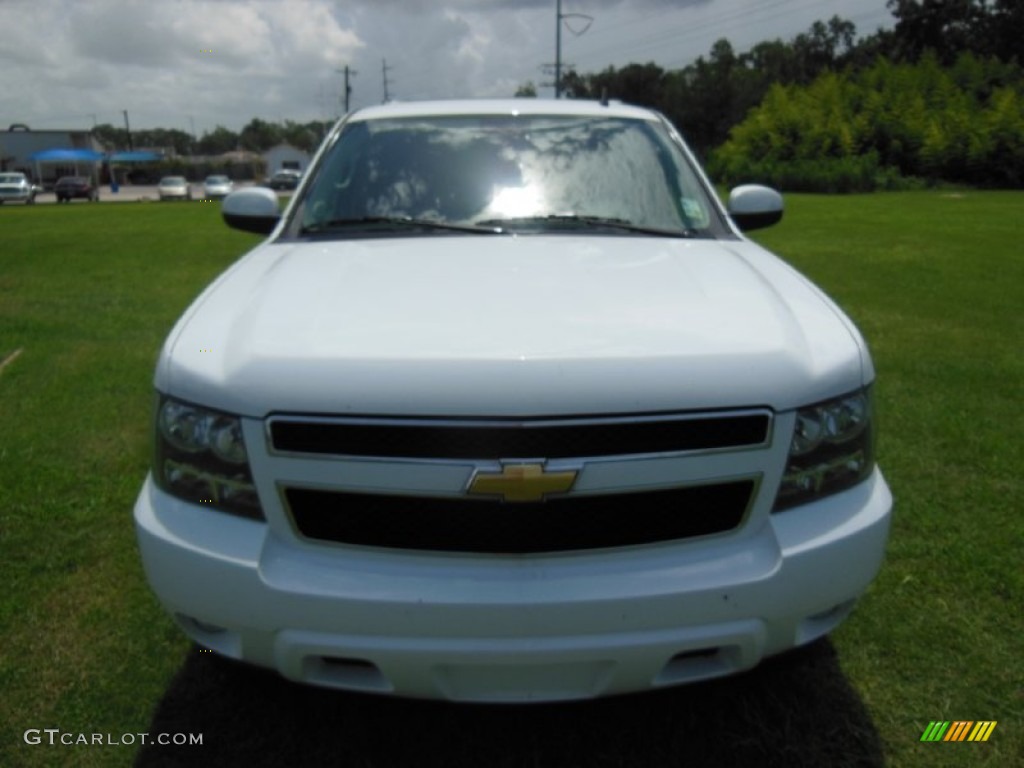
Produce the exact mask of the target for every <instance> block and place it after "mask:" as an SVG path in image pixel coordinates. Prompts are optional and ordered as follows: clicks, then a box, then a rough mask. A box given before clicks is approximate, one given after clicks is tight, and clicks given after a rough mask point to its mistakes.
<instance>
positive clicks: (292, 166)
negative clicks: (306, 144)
mask: <svg viewBox="0 0 1024 768" xmlns="http://www.w3.org/2000/svg"><path fill="white" fill-rule="evenodd" d="M263 161H264V162H265V163H266V164H267V173H268V174H272V173H276V172H277V171H280V170H283V169H288V170H292V171H299V172H304V171H305V170H306V168H307V167H308V166H309V161H310V154H309V152H305V151H303V150H301V149H299V148H298V147H293V146H292V145H291V144H278V145H277V146H274V147H271V148H270V149H268V150H267V151H266V152H264V153H263Z"/></svg>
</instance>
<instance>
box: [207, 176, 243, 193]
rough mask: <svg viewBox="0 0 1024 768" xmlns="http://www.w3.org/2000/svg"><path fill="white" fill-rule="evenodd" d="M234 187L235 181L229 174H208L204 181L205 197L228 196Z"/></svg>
mask: <svg viewBox="0 0 1024 768" xmlns="http://www.w3.org/2000/svg"><path fill="white" fill-rule="evenodd" d="M234 188H235V185H234V183H233V182H232V181H231V179H229V178H228V177H227V176H207V177H206V181H205V182H203V197H205V198H216V197H226V196H227V195H229V194H231V192H232V190H233V189H234Z"/></svg>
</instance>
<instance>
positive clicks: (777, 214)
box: [728, 184, 782, 232]
mask: <svg viewBox="0 0 1024 768" xmlns="http://www.w3.org/2000/svg"><path fill="white" fill-rule="evenodd" d="M728 210H729V215H730V216H731V217H732V220H733V221H735V222H736V226H737V227H739V228H740V229H742V230H743V231H744V232H749V231H750V230H752V229H762V228H764V227H770V226H771V225H772V224H777V223H778V222H779V221H781V220H782V195H780V194H779V193H778V192H776V191H775V190H774V189H772V188H771V187H763V186H761V185H760V184H744V185H742V186H739V187H736V188H735V189H733V190H732V192H730V193H729V205H728Z"/></svg>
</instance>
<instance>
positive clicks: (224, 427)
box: [153, 397, 264, 520]
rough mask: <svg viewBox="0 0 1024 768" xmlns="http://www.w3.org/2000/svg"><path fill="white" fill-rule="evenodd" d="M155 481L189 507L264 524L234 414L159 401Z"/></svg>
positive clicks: (187, 404) (154, 467) (243, 442)
mask: <svg viewBox="0 0 1024 768" xmlns="http://www.w3.org/2000/svg"><path fill="white" fill-rule="evenodd" d="M155 443H156V444H155V451H154V461H153V477H154V478H155V480H156V483H157V485H159V486H160V487H161V488H162V489H163V490H165V491H167V492H168V493H170V494H172V495H174V496H177V497H178V498H179V499H182V500H184V501H189V502H192V503H193V504H202V505H204V506H207V505H208V506H211V507H213V508H215V509H219V510H221V511H223V512H230V513H232V514H236V515H241V516H242V517H249V518H253V519H256V520H263V519H264V517H263V510H262V508H261V507H260V502H259V497H258V495H257V493H256V486H255V484H254V483H253V480H252V472H251V471H250V469H249V457H248V454H246V451H245V440H244V439H243V437H242V422H241V420H240V419H239V418H238V417H237V416H231V415H229V414H226V413H220V412H218V411H211V410H208V409H206V408H200V407H199V406H195V405H191V404H189V403H183V402H181V401H179V400H172V399H171V398H167V397H160V398H159V399H158V401H157V412H156V441H155Z"/></svg>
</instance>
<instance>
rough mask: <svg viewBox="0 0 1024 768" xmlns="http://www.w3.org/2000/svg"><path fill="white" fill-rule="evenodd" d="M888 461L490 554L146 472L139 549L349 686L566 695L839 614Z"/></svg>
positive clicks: (281, 665)
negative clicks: (756, 507)
mask: <svg viewBox="0 0 1024 768" xmlns="http://www.w3.org/2000/svg"><path fill="white" fill-rule="evenodd" d="M891 509H892V497H891V495H890V493H889V489H888V487H887V486H886V484H885V481H884V479H883V478H882V475H881V473H880V472H879V471H877V470H876V471H875V473H874V474H873V475H872V476H871V477H870V478H869V479H868V480H867V481H865V482H864V483H862V484H860V485H858V486H856V487H854V488H851V489H849V490H847V491H845V492H843V493H840V494H836V495H834V496H832V497H829V498H827V499H825V500H823V501H820V502H817V503H814V504H809V505H806V506H804V507H800V508H795V509H792V510H789V511H786V512H784V513H781V514H777V515H772V516H770V517H769V518H768V519H767V520H766V521H765V522H764V523H763V524H761V525H756V526H748V527H747V529H745V530H744V531H743V532H741V533H740V534H737V535H735V536H724V537H717V538H706V539H697V540H688V541H683V542H668V543H660V544H652V545H645V546H636V547H623V548H620V549H614V550H597V551H590V552H580V553H560V554H552V555H540V556H537V555H531V556H524V555H509V556H479V555H464V554H446V553H436V552H409V551H401V552H396V551H388V550H381V549H372V548H360V547H341V546H322V545H316V544H313V543H309V542H304V541H299V540H286V539H284V538H282V537H281V536H280V535H278V534H276V533H274V532H273V531H272V530H271V528H269V527H268V526H267V525H266V524H264V523H257V522H251V521H248V520H242V519H237V518H234V517H232V516H229V515H225V514H221V513H217V512H213V511H211V510H209V509H203V508H201V507H199V506H196V505H191V504H187V503H184V502H181V501H179V500H177V499H175V498H173V497H170V496H168V495H166V494H165V493H163V492H162V491H161V490H159V489H158V488H156V487H155V485H154V484H153V483H152V481H151V480H150V479H147V481H146V484H145V486H144V487H143V489H142V492H141V494H140V496H139V498H138V501H137V503H136V506H135V522H136V531H137V535H138V541H139V546H140V550H141V554H142V561H143V565H144V567H145V570H146V574H147V577H148V579H149V582H150V584H151V586H152V587H153V590H154V591H155V592H156V594H157V596H158V598H159V599H160V601H161V603H162V604H163V606H164V607H165V609H166V610H167V611H168V612H170V613H171V614H172V615H173V616H175V617H176V619H177V620H178V622H179V623H180V624H181V626H182V627H183V629H184V630H185V631H186V632H187V633H188V634H189V635H190V636H192V637H193V638H194V639H195V640H196V641H197V642H198V643H200V644H201V645H204V646H206V647H209V648H212V649H214V650H216V651H218V652H220V653H222V654H224V655H226V656H230V657H232V658H236V659H241V660H244V661H248V662H251V663H254V664H258V665H261V666H265V667H270V668H273V669H276V670H278V671H279V672H280V673H281V674H282V675H284V676H285V677H288V678H290V679H293V680H297V681H301V682H306V683H312V684H317V685H325V686H331V687H337V688H346V689H353V690H363V691H372V692H379V693H394V694H398V695H403V696H414V697H428V698H445V699H451V700H460V701H553V700H560V699H578V698H589V697H593V696H599V695H607V694H615V693H625V692H630V691H639V690H645V689H651V688H658V687H661V686H665V685H672V684H676V683H684V682H690V681H695V680H702V679H707V678H712V677H718V676H721V675H726V674H730V673H733V672H737V671H740V670H743V669H747V668H749V667H752V666H754V665H755V664H757V662H758V661H759V660H760V659H762V658H763V657H765V656H769V655H772V654H776V653H779V652H782V651H785V650H787V649H789V648H793V647H796V646H799V645H803V644H805V643H808V642H810V641H812V640H814V639H815V638H817V637H820V636H822V635H824V634H826V633H828V632H829V631H831V630H832V629H833V628H834V627H835V626H837V625H838V624H839V623H840V622H841V621H842V620H843V619H844V618H845V617H846V616H847V615H848V614H849V612H850V610H851V609H852V606H853V603H854V601H855V600H856V598H857V597H858V596H859V595H860V594H861V593H862V592H863V591H864V590H865V589H866V587H867V586H868V584H869V583H870V582H871V580H872V579H873V578H874V576H875V574H876V573H877V571H878V569H879V567H880V565H881V562H882V558H883V555H884V550H885V543H886V540H887V537H888V529H889V521H890V515H891Z"/></svg>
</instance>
